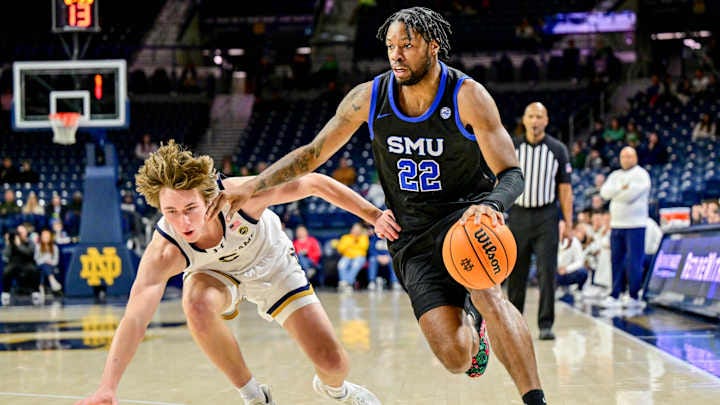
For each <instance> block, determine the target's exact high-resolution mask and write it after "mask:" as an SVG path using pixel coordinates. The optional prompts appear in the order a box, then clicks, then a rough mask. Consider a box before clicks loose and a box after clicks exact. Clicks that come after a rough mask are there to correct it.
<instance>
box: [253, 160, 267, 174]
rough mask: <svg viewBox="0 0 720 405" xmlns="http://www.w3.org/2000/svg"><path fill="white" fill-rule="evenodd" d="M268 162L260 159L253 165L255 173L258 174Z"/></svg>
mask: <svg viewBox="0 0 720 405" xmlns="http://www.w3.org/2000/svg"><path fill="white" fill-rule="evenodd" d="M267 166H268V164H267V162H266V161H264V160H261V161H259V162H257V164H256V165H255V174H260V173H262V172H263V171H265V169H266V168H267Z"/></svg>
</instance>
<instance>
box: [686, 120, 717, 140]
mask: <svg viewBox="0 0 720 405" xmlns="http://www.w3.org/2000/svg"><path fill="white" fill-rule="evenodd" d="M715 129H716V128H715V123H714V122H713V121H712V120H711V119H710V114H708V113H702V114H700V121H698V122H697V123H696V124H695V126H694V127H693V132H692V140H693V142H695V141H697V140H700V139H711V140H712V139H715Z"/></svg>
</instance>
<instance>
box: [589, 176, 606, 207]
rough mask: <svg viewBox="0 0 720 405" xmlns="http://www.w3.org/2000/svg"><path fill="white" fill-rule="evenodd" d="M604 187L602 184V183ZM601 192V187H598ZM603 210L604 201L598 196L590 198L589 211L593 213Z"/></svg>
mask: <svg viewBox="0 0 720 405" xmlns="http://www.w3.org/2000/svg"><path fill="white" fill-rule="evenodd" d="M603 185H604V183H603ZM600 189H601V190H602V186H600ZM604 209H605V200H604V199H603V198H602V196H600V194H595V195H593V196H592V197H591V198H590V210H591V211H593V212H597V211H602V210H604Z"/></svg>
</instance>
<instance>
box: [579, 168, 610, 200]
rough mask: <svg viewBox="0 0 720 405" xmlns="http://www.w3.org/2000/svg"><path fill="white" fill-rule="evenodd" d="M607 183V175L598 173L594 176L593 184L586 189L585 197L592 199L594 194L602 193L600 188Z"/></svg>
mask: <svg viewBox="0 0 720 405" xmlns="http://www.w3.org/2000/svg"><path fill="white" fill-rule="evenodd" d="M603 184H605V175H604V174H603V173H596V174H595V177H594V178H593V185H592V186H590V187H588V188H586V189H585V192H584V194H585V198H586V199H592V198H593V196H594V195H598V194H600V188H601V187H602V185H603Z"/></svg>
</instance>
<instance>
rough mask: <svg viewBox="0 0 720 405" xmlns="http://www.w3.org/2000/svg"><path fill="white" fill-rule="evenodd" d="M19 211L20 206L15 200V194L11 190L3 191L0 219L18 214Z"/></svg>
mask: <svg viewBox="0 0 720 405" xmlns="http://www.w3.org/2000/svg"><path fill="white" fill-rule="evenodd" d="M20 211H21V209H20V206H19V205H18V204H17V201H16V200H15V192H14V191H13V190H12V189H7V190H5V200H4V201H3V203H2V204H1V205H0V217H7V216H10V215H14V214H19V213H20Z"/></svg>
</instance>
